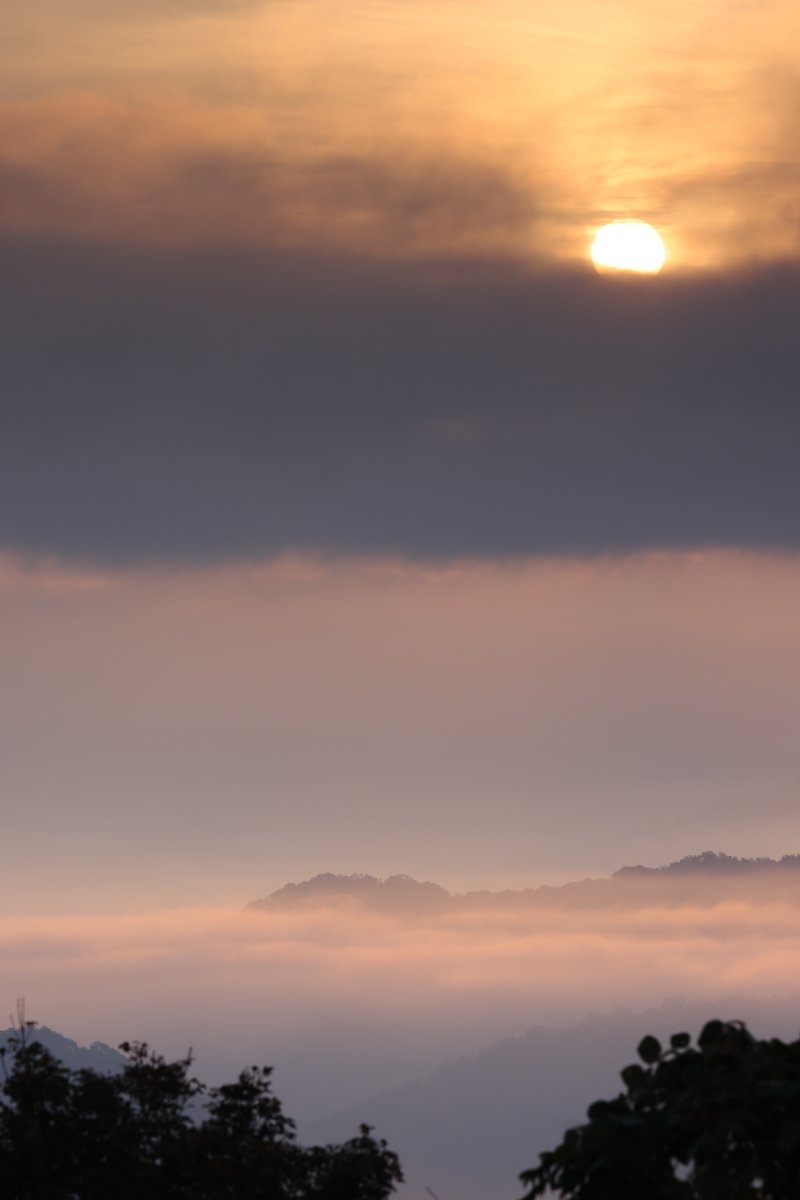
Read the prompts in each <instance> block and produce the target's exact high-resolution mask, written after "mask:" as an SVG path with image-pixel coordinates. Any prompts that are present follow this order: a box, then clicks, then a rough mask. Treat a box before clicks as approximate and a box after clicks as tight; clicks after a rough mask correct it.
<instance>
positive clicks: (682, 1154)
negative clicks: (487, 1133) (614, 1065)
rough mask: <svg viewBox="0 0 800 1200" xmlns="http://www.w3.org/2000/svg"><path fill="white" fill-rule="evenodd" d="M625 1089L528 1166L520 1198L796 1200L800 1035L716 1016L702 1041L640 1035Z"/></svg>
mask: <svg viewBox="0 0 800 1200" xmlns="http://www.w3.org/2000/svg"><path fill="white" fill-rule="evenodd" d="M638 1049H639V1057H640V1059H641V1062H642V1064H644V1065H641V1064H639V1063H634V1064H632V1065H631V1066H628V1067H625V1069H624V1070H623V1071H622V1072H621V1075H622V1081H623V1083H624V1084H625V1089H626V1090H625V1091H624V1092H623V1093H622V1094H620V1095H619V1096H617V1097H616V1099H614V1100H599V1101H597V1102H596V1103H595V1104H592V1105H591V1106H590V1108H589V1110H588V1113H587V1116H588V1118H589V1120H588V1122H587V1123H586V1124H585V1125H581V1126H579V1127H578V1128H576V1129H570V1130H568V1131H567V1133H566V1134H565V1135H564V1140H563V1141H562V1143H561V1145H560V1146H558V1147H557V1148H556V1149H555V1150H552V1151H549V1152H547V1153H545V1154H542V1155H540V1159H541V1161H540V1165H539V1166H538V1167H536V1168H535V1169H533V1170H530V1171H525V1172H524V1173H523V1174H522V1175H521V1176H520V1178H521V1180H522V1182H523V1183H524V1184H525V1185H526V1186H527V1189H528V1190H527V1192H526V1195H525V1198H524V1200H532V1198H533V1197H535V1196H542V1195H545V1194H550V1193H554V1194H556V1195H559V1196H562V1197H565V1198H569V1200H611V1198H612V1197H613V1200H645V1198H646V1200H744V1198H745V1197H746V1198H747V1200H756V1198H757V1200H797V1197H798V1196H800V1041H795V1042H791V1043H785V1042H782V1041H779V1040H778V1039H777V1038H775V1039H772V1040H770V1041H757V1040H756V1039H755V1038H754V1037H753V1036H752V1035H751V1034H750V1033H749V1032H748V1030H747V1029H746V1028H745V1026H744V1025H743V1024H742V1023H741V1022H739V1021H732V1022H727V1023H725V1022H722V1021H710V1022H709V1023H708V1024H707V1025H706V1026H705V1027H704V1029H703V1031H702V1033H701V1034H700V1036H699V1038H698V1039H697V1045H696V1046H692V1044H691V1038H690V1036H689V1034H688V1033H677V1034H674V1035H673V1037H672V1038H671V1041H670V1046H669V1047H668V1048H667V1049H663V1048H662V1047H661V1045H660V1043H659V1042H658V1041H657V1039H656V1038H654V1037H646V1038H644V1039H643V1041H642V1042H641V1043H640V1044H639V1048H638Z"/></svg>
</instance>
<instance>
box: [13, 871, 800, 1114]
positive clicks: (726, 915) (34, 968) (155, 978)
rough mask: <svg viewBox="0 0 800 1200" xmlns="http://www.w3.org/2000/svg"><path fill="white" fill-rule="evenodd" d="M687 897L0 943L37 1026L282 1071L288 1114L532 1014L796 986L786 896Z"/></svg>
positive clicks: (40, 928)
mask: <svg viewBox="0 0 800 1200" xmlns="http://www.w3.org/2000/svg"><path fill="white" fill-rule="evenodd" d="M674 901H675V903H674V904H669V903H663V902H662V903H659V904H658V905H657V906H651V907H629V906H612V907H604V908H595V909H594V910H593V909H591V908H586V909H576V908H572V909H565V908H561V907H550V908H548V909H546V910H531V909H527V910H526V909H525V908H523V907H512V908H507V909H500V910H497V909H491V908H488V907H487V908H484V909H481V908H479V907H476V908H473V909H472V910H470V911H462V912H454V913H453V912H451V913H440V914H438V915H437V914H425V913H417V914H413V915H408V914H406V915H403V914H391V913H389V914H383V915H382V914H376V913H369V912H366V911H364V910H363V909H360V908H359V907H358V905H357V904H355V903H354V902H352V901H340V902H338V903H336V904H329V905H323V906H320V907H318V908H313V909H311V910H303V911H295V912H292V911H289V912H280V911H278V912H252V911H251V912H241V911H234V910H229V909H207V910H206V909H194V910H191V911H178V912H161V913H153V914H149V915H144V916H135V917H123V918H120V917H118V916H113V917H108V918H103V917H81V918H69V917H63V918H57V919H41V918H35V919H34V918H30V919H14V920H13V921H5V922H4V923H3V924H2V926H0V953H1V954H2V959H3V962H4V966H5V978H6V980H8V981H9V982H10V981H13V984H12V986H13V987H15V990H16V992H19V993H20V994H21V993H24V994H25V995H26V998H27V1004H28V1013H29V1015H30V1016H31V1017H32V1018H35V1019H36V1020H38V1021H39V1022H41V1023H43V1024H46V1025H49V1026H51V1027H53V1028H56V1029H58V1030H60V1031H61V1032H63V1033H67V1034H69V1035H70V1036H72V1037H75V1038H76V1039H78V1040H79V1041H83V1042H89V1041H92V1040H94V1039H99V1040H102V1041H106V1042H109V1043H110V1044H112V1045H114V1044H117V1043H118V1042H120V1041H122V1040H123V1039H133V1038H140V1039H145V1040H147V1041H149V1042H150V1043H151V1044H153V1045H154V1046H155V1047H156V1048H158V1049H159V1050H160V1051H162V1052H163V1053H165V1054H167V1055H181V1054H183V1053H185V1051H186V1049H187V1048H188V1047H189V1046H191V1047H193V1048H194V1051H195V1054H196V1057H197V1070H198V1072H199V1073H200V1074H201V1076H203V1077H204V1078H206V1079H208V1080H219V1079H221V1078H223V1077H226V1076H232V1075H233V1074H234V1073H235V1072H236V1071H237V1070H238V1069H239V1068H240V1067H242V1066H244V1065H245V1064H247V1063H250V1062H254V1061H258V1062H268V1063H273V1064H274V1065H275V1066H276V1068H277V1077H276V1090H277V1091H278V1093H279V1094H280V1095H281V1097H282V1098H283V1099H284V1100H285V1101H286V1103H287V1106H288V1107H289V1110H290V1111H291V1112H293V1113H294V1114H295V1115H298V1116H314V1115H321V1114H324V1113H326V1112H330V1111H332V1110H335V1109H342V1108H346V1107H348V1106H350V1105H353V1104H356V1103H357V1102H359V1101H360V1100H362V1099H364V1098H365V1097H367V1096H369V1095H370V1094H371V1093H373V1092H375V1091H379V1090H381V1089H383V1088H387V1087H390V1086H394V1085H397V1084H400V1083H403V1082H405V1081H407V1080H411V1079H414V1078H415V1077H417V1076H422V1075H425V1074H427V1073H428V1072H430V1070H432V1069H433V1068H434V1067H435V1066H437V1065H438V1064H439V1063H441V1062H442V1061H444V1060H446V1059H448V1058H452V1057H454V1056H458V1055H460V1054H463V1053H467V1052H469V1053H473V1052H475V1051H477V1050H478V1049H480V1048H481V1047H482V1046H484V1045H486V1044H488V1043H490V1042H492V1041H493V1040H496V1039H498V1038H501V1037H505V1036H509V1035H519V1034H521V1033H522V1032H523V1031H524V1030H525V1029H526V1028H528V1027H529V1026H531V1025H533V1024H536V1023H544V1024H547V1025H552V1026H564V1025H565V1024H570V1023H572V1022H575V1021H578V1020H580V1019H581V1018H583V1017H585V1016H586V1014H588V1013H590V1012H592V1011H595V1012H598V1011H611V1010H613V1009H614V1008H615V1007H616V1006H620V1005H622V1006H624V1007H626V1008H629V1009H631V1008H632V1009H641V1008H645V1007H648V1006H652V1005H656V1004H659V1003H661V1002H662V1001H664V1000H665V999H667V998H670V997H676V996H679V997H684V998H687V999H692V1000H701V1001H705V1000H707V1001H708V1002H709V1004H713V1003H716V1002H717V1001H718V1000H720V999H724V998H725V997H744V998H752V999H753V1000H759V999H760V1000H762V1001H764V1000H767V999H769V998H771V997H774V996H781V995H783V996H786V995H789V994H791V993H792V992H793V991H794V990H795V988H796V981H797V978H798V968H800V945H799V944H798V939H797V928H798V907H797V906H796V904H795V903H794V902H793V900H792V899H791V898H789V897H786V898H784V899H781V900H777V901H776V900H774V899H771V898H770V896H769V894H768V893H764V894H760V893H759V892H757V891H755V890H754V888H753V887H752V886H751V887H750V888H749V893H748V895H747V898H746V899H737V900H731V899H728V900H725V901H721V902H719V903H709V902H708V899H707V898H704V899H703V900H702V901H701V902H700V903H697V904H694V903H692V902H691V900H690V898H689V897H687V885H686V884H685V883H682V882H679V883H677V884H676V888H675V895H674ZM726 1015H728V1016H734V1015H740V1014H737V1013H730V1012H729V1013H727V1014H726ZM798 1025H800V1020H798Z"/></svg>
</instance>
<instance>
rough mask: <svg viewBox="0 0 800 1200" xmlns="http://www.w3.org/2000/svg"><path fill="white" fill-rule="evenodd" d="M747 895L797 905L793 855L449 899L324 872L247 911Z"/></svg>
mask: <svg viewBox="0 0 800 1200" xmlns="http://www.w3.org/2000/svg"><path fill="white" fill-rule="evenodd" d="M737 896H747V898H748V899H753V900H757V899H758V898H759V897H763V898H766V899H774V898H776V897H781V898H784V899H789V900H792V901H794V902H797V903H800V855H798V854H785V855H784V856H783V857H782V858H780V859H773V858H736V857H735V856H733V855H729V854H723V853H721V852H718V851H713V850H704V851H703V852H702V853H700V854H693V855H688V856H687V857H685V858H682V859H680V860H679V861H677V862H672V863H668V864H667V865H666V866H661V867H645V866H627V867H621V868H620V869H619V870H618V871H615V872H614V874H613V875H611V876H610V877H607V878H601V879H582V880H576V881H574V882H571V883H563V884H560V885H557V886H554V885H550V884H544V885H542V886H541V887H536V888H523V889H520V890H517V891H511V890H508V891H500V892H492V891H488V890H482V891H475V892H463V893H460V894H454V893H451V892H448V891H446V890H445V888H443V887H441V886H440V885H439V884H437V883H431V882H420V881H418V880H416V879H413V878H412V877H411V876H410V875H391V876H389V878H388V879H377V878H375V877H374V876H372V875H334V874H331V873H325V874H322V875H315V876H314V878H313V879H308V880H305V881H304V882H302V883H287V884H286V885H285V886H284V887H281V888H278V890H277V891H275V892H272V893H271V895H269V896H266V897H264V898H263V899H261V900H253V901H252V902H251V903H250V904H248V905H247V907H248V909H250V910H253V911H262V912H276V911H287V910H292V909H303V908H317V907H326V906H330V905H336V904H343V903H346V904H356V905H358V906H359V907H363V908H364V909H366V910H369V911H372V912H383V913H407V914H409V915H411V914H419V915H423V914H433V913H446V912H459V911H473V910H482V909H503V908H508V909H528V908H529V909H542V908H570V909H576V908H577V909H580V908H584V907H590V908H597V907H619V906H623V907H627V906H639V905H645V904H689V903H691V904H700V905H702V904H714V903H717V902H718V901H720V900H723V899H727V898H734V897H737Z"/></svg>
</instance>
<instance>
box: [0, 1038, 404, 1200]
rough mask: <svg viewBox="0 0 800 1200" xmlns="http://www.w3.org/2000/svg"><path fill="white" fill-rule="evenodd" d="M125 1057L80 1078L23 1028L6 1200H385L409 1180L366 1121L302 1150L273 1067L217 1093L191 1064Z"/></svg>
mask: <svg viewBox="0 0 800 1200" xmlns="http://www.w3.org/2000/svg"><path fill="white" fill-rule="evenodd" d="M121 1049H122V1050H124V1052H125V1053H126V1054H127V1056H128V1058H127V1062H126V1063H125V1065H124V1067H123V1069H122V1070H121V1071H120V1072H118V1073H116V1074H109V1075H106V1074H102V1073H101V1072H98V1071H94V1070H91V1069H82V1070H78V1071H70V1070H69V1069H67V1068H66V1067H65V1066H64V1065H63V1064H62V1063H61V1062H59V1061H58V1059H56V1058H55V1057H54V1056H53V1055H52V1054H51V1053H50V1052H49V1051H48V1050H46V1049H45V1047H44V1046H42V1045H41V1044H40V1043H38V1042H37V1041H36V1040H35V1039H33V1038H31V1037H30V1036H29V1033H28V1030H27V1029H26V1028H25V1027H22V1028H21V1029H20V1030H19V1031H18V1034H17V1036H16V1039H15V1044H14V1045H13V1046H12V1047H11V1049H10V1051H9V1052H6V1051H3V1052H2V1056H3V1069H4V1079H3V1083H2V1088H1V1089H0V1180H2V1185H0V1186H1V1190H2V1195H3V1198H4V1200H110V1198H111V1197H114V1200H142V1197H147V1198H148V1200H385V1198H386V1197H388V1196H389V1195H390V1194H391V1193H392V1192H393V1191H394V1189H395V1184H396V1183H398V1182H399V1181H400V1180H401V1179H402V1173H401V1171H400V1166H399V1163H398V1160H397V1156H396V1155H395V1154H394V1153H393V1152H392V1151H391V1150H389V1148H388V1147H387V1145H386V1142H385V1141H382V1140H377V1139H376V1138H374V1137H373V1136H372V1131H371V1130H370V1128H369V1127H368V1126H366V1125H362V1126H361V1129H360V1132H359V1133H358V1135H357V1136H356V1137H354V1138H352V1139H351V1140H350V1141H347V1142H344V1143H342V1144H341V1145H329V1146H312V1147H302V1146H299V1145H298V1143H297V1141H296V1136H295V1126H294V1122H293V1121H291V1120H290V1119H289V1118H288V1117H286V1116H285V1115H284V1113H283V1110H282V1107H281V1103H280V1101H279V1100H278V1099H277V1098H276V1097H275V1096H274V1095H273V1093H272V1089H271V1080H270V1074H271V1068H269V1067H250V1068H248V1069H247V1070H245V1071H242V1073H241V1074H240V1075H239V1077H238V1079H237V1080H236V1081H235V1082H233V1083H228V1084H224V1085H222V1086H221V1087H216V1088H210V1089H206V1088H205V1087H204V1086H203V1085H202V1084H201V1083H200V1082H199V1081H198V1080H197V1079H195V1078H194V1077H193V1076H192V1075H191V1056H188V1057H187V1058H185V1059H182V1060H180V1061H178V1062H167V1061H166V1060H165V1059H164V1058H162V1057H161V1056H159V1055H157V1054H154V1053H152V1052H151V1051H150V1050H149V1049H148V1047H147V1046H146V1045H144V1044H141V1043H134V1044H132V1045H131V1044H128V1043H124V1044H123V1046H122V1047H121Z"/></svg>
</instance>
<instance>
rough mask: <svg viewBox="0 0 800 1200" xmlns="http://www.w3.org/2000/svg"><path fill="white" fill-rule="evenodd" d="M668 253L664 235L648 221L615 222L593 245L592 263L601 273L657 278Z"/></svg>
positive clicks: (606, 228)
mask: <svg viewBox="0 0 800 1200" xmlns="http://www.w3.org/2000/svg"><path fill="white" fill-rule="evenodd" d="M666 257H667V252H666V250H665V249H664V243H663V242H662V240H661V235H660V234H659V233H658V231H657V230H655V229H654V228H653V226H652V225H648V224H647V222H646V221H612V222H611V224H610V225H604V226H603V228H602V229H601V230H599V232H598V233H597V235H596V236H595V239H594V241H593V243H592V262H593V263H594V265H595V268H596V269H597V270H598V271H601V272H602V271H633V272H635V273H637V274H639V275H657V274H658V272H659V271H660V270H661V268H662V267H663V265H664V262H665V260H666Z"/></svg>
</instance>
